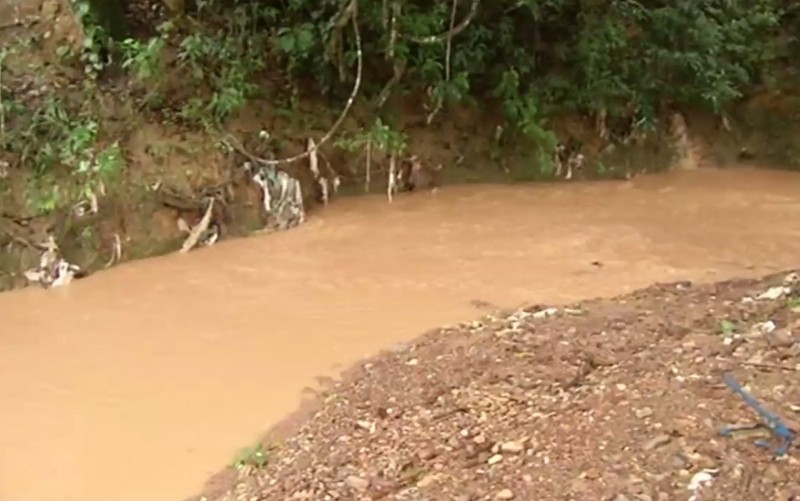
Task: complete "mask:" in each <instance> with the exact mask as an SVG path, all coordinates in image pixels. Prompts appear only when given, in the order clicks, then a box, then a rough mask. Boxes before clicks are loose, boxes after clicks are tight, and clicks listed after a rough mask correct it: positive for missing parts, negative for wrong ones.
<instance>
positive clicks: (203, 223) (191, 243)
mask: <svg viewBox="0 0 800 501" xmlns="http://www.w3.org/2000/svg"><path fill="white" fill-rule="evenodd" d="M213 211H214V199H213V198H210V199H208V207H207V208H206V213H205V214H203V219H201V220H200V222H199V223H197V224H196V225H195V226H194V228H192V230H191V231H190V232H189V236H188V237H187V238H186V241H184V242H183V246H182V247H181V251H180V252H181V253H182V254H185V253H187V252H189V251H190V250H192V249H193V248H194V247H195V246H196V245H197V242H199V241H200V237H202V236H203V234H204V233H205V232H206V231H207V230H208V227H209V225H210V224H211V214H212V213H213Z"/></svg>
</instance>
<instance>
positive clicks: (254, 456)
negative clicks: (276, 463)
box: [233, 444, 269, 470]
mask: <svg viewBox="0 0 800 501" xmlns="http://www.w3.org/2000/svg"><path fill="white" fill-rule="evenodd" d="M268 460H269V458H268V457H267V451H265V450H264V448H263V446H262V445H261V444H257V445H254V446H252V447H246V448H244V449H242V450H241V451H239V452H238V453H237V454H236V457H235V458H234V460H233V467H234V468H236V469H237V470H239V469H242V468H244V467H245V466H253V467H255V468H263V467H264V466H266V465H267V462H268Z"/></svg>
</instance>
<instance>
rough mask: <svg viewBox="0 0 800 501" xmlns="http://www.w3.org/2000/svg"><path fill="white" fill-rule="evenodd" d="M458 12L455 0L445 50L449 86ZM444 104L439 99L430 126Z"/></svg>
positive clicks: (445, 76)
mask: <svg viewBox="0 0 800 501" xmlns="http://www.w3.org/2000/svg"><path fill="white" fill-rule="evenodd" d="M457 10H458V0H453V8H452V9H451V11H450V29H449V30H448V31H447V48H446V49H445V53H444V62H445V64H444V81H445V82H447V83H448V84H449V83H450V55H451V54H452V52H453V29H454V28H455V25H456V11H457ZM443 104H444V99H439V100H438V101H437V102H436V107H435V108H434V109H433V111H431V113H430V114H429V115H428V120H427V122H428V125H430V124H431V122H433V119H434V118H435V117H436V114H437V113H439V111H441V109H442V105H443Z"/></svg>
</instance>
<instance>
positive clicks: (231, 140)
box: [224, 0, 364, 166]
mask: <svg viewBox="0 0 800 501" xmlns="http://www.w3.org/2000/svg"><path fill="white" fill-rule="evenodd" d="M357 7H358V2H357V0H351V1H350V3H349V4H348V5H347V7H345V9H344V10H343V11H342V13H341V15H340V16H339V19H338V20H337V21H336V25H337V26H339V25H341V26H344V25H346V24H347V22H348V21H350V22H351V23H352V24H353V35H354V36H355V42H356V78H355V82H354V83H353V89H352V90H351V91H350V97H348V99H347V103H346V104H345V106H344V109H343V110H342V112H341V114H339V118H337V119H336V122H334V124H333V126H331V128H330V130H328V132H326V133H325V135H324V136H322V138H321V139H320V140H319V142H318V143H317V144H316V146H315V147H314V149H313V150H307V151H305V152H303V153H301V154H299V155H295V156H292V157H288V158H279V159H267V158H260V157H257V156H255V155H253V154H252V153H249V152H248V151H247V150H245V148H244V146H242V144H241V143H240V142H239V140H238V139H236V138H235V137H234V136H233V135H231V134H228V135H227V136H226V138H225V139H224V141H225V143H226V144H227V145H228V146H229V147H231V148H232V149H234V150H236V151H238V152H239V153H241V154H242V155H244V156H246V157H247V158H249V159H250V160H251V161H252V162H254V163H258V164H261V165H268V166H275V165H281V164H289V163H293V162H297V161H298V160H302V159H304V158H306V157H308V156H309V155H311V152H312V151H313V152H316V151H317V150H318V149H319V148H320V147H321V146H322V145H323V144H325V143H327V142H328V141H329V140H330V139H331V138H332V137H333V135H334V134H335V133H336V131H337V130H338V129H339V127H341V125H342V123H343V122H344V119H345V118H347V115H348V114H349V113H350V109H351V108H352V107H353V102H355V100H356V96H358V93H359V91H360V89H361V78H362V73H363V67H364V60H363V58H364V56H363V50H362V48H361V32H360V31H359V29H358V8H357Z"/></svg>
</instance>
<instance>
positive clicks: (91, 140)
mask: <svg viewBox="0 0 800 501" xmlns="http://www.w3.org/2000/svg"><path fill="white" fill-rule="evenodd" d="M4 107H7V109H8V110H9V111H12V115H13V117H14V118H13V120H11V121H9V123H8V124H7V126H6V133H5V134H3V135H2V138H1V140H0V149H2V150H5V151H8V152H9V153H11V154H12V156H13V157H15V158H17V159H18V161H19V163H20V164H21V165H23V166H25V167H27V170H28V172H30V176H29V185H28V194H27V199H28V200H29V205H30V206H31V209H32V211H33V212H34V213H47V212H50V211H52V210H54V209H55V208H56V207H57V206H59V205H60V204H62V203H68V202H70V201H71V200H72V199H73V198H75V197H79V196H82V194H84V193H85V192H86V191H87V190H90V189H93V186H94V184H95V183H97V182H100V181H102V182H104V183H109V182H113V181H114V180H115V179H117V177H118V176H119V174H120V172H121V171H122V169H123V167H124V164H125V161H124V158H123V155H122V150H121V148H120V146H119V143H112V144H111V145H110V146H107V147H101V146H100V142H99V133H100V125H99V123H98V121H97V120H96V119H95V118H93V117H92V116H91V115H88V114H86V113H85V112H83V111H82V110H80V109H77V110H72V109H70V107H69V106H68V105H67V104H66V103H65V102H64V101H62V100H60V99H58V98H57V97H55V96H54V95H52V94H51V95H48V96H46V97H45V98H43V100H42V101H41V102H38V103H24V104H23V103H21V102H18V101H8V102H5V101H4ZM58 173H67V174H70V175H71V176H72V177H73V178H74V180H75V184H74V185H63V186H59V185H58V184H57V183H56V182H55V181H54V180H55V179H56V178H57V176H56V175H57V174H58Z"/></svg>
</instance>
